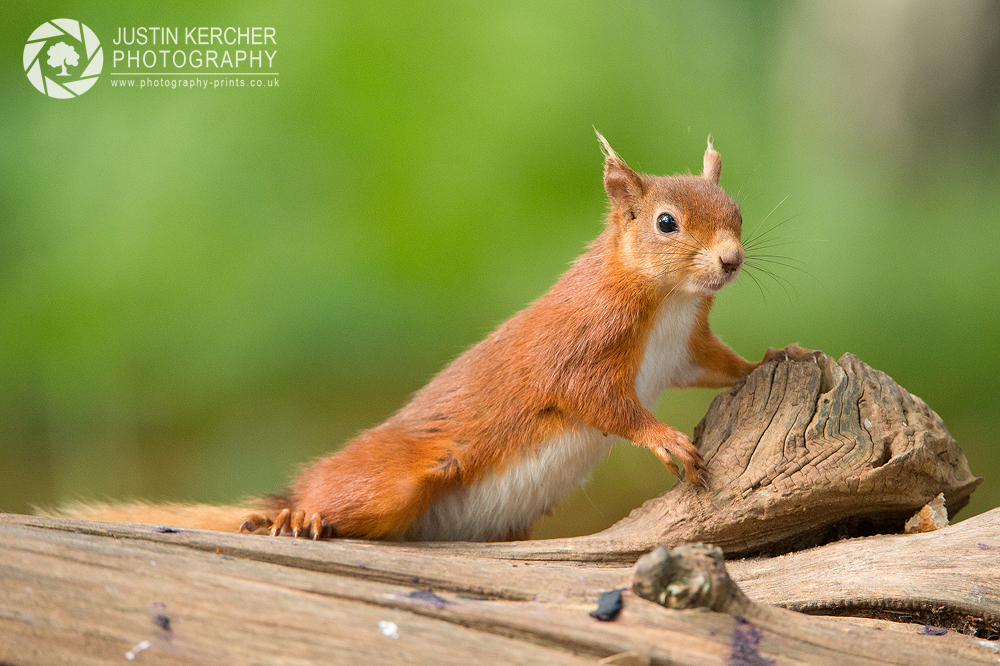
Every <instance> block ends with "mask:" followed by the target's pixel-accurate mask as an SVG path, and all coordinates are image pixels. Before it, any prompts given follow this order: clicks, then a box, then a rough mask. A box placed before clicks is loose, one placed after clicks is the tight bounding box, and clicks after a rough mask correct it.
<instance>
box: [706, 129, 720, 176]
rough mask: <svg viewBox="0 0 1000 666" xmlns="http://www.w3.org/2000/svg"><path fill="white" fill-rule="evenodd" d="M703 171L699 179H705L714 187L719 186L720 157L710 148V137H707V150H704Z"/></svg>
mask: <svg viewBox="0 0 1000 666" xmlns="http://www.w3.org/2000/svg"><path fill="white" fill-rule="evenodd" d="M704 164H705V170H704V171H703V172H702V174H701V177H702V178H707V179H708V180H710V181H712V182H713V183H715V184H716V185H718V184H719V174H720V173H722V156H721V155H719V153H717V152H715V148H713V147H712V135H711V134H709V135H708V148H706V149H705V160H704Z"/></svg>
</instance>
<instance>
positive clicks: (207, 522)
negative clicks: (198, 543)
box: [35, 498, 276, 532]
mask: <svg viewBox="0 0 1000 666" xmlns="http://www.w3.org/2000/svg"><path fill="white" fill-rule="evenodd" d="M275 500H276V498H255V499H252V500H248V501H247V502H245V503H244V504H243V505H242V506H233V505H215V504H189V503H181V502H176V503H175V502H168V503H163V504H153V503H151V502H144V501H141V500H136V501H130V502H112V503H108V502H69V503H67V504H64V505H62V506H60V507H59V508H58V509H54V510H45V509H37V508H36V509H35V513H37V514H38V515H41V516H51V517H55V518H72V519H75V520H102V521H109V522H115V523H152V524H154V525H169V526H173V527H190V528H193V529H200V530H215V531H217V532H238V531H239V529H240V525H242V524H243V521H244V520H246V517H247V516H249V515H250V514H252V513H264V514H267V515H268V516H270V517H271V518H273V517H274V516H273V515H271V514H272V513H274V511H273V507H274V506H275V505H276V501H275Z"/></svg>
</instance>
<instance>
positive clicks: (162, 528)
mask: <svg viewBox="0 0 1000 666" xmlns="http://www.w3.org/2000/svg"><path fill="white" fill-rule="evenodd" d="M153 531H154V532H159V533H160V534H176V533H177V532H180V530H179V529H177V528H176V527H165V526H163V525H160V526H159V527H154V528H153Z"/></svg>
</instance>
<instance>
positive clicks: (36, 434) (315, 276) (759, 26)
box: [0, 0, 1000, 536]
mask: <svg viewBox="0 0 1000 666" xmlns="http://www.w3.org/2000/svg"><path fill="white" fill-rule="evenodd" d="M60 17H69V18H76V19H79V20H81V21H83V22H84V23H86V24H87V25H89V26H90V27H91V28H92V29H93V30H94V31H95V32H96V33H97V34H98V36H99V37H100V38H101V39H102V41H103V42H104V43H105V48H109V43H110V41H111V40H112V39H113V38H114V36H115V35H116V34H117V30H118V27H119V26H125V27H131V26H200V25H205V26H213V25H215V26H229V25H232V26H273V27H275V29H276V30H277V41H278V45H277V49H278V55H277V57H276V60H275V63H276V69H277V71H279V72H280V87H279V88H277V89H273V88H270V89H269V88H264V89H256V90H252V89H249V88H243V89H226V90H219V91H204V90H201V91H189V90H181V89H177V90H169V89H167V90H164V89H146V90H141V91H140V90H132V91H123V90H119V89H113V88H112V87H111V86H110V77H109V76H107V75H106V74H107V72H109V71H110V63H109V61H106V63H105V75H104V76H102V78H101V80H100V81H98V83H97V85H96V86H95V87H94V88H93V89H92V90H91V91H89V92H88V93H86V94H85V95H84V96H82V97H80V98H78V99H73V100H53V99H48V98H46V97H44V96H43V95H41V94H39V93H38V92H37V91H36V90H35V89H34V88H32V87H31V85H30V84H29V82H28V81H27V79H26V77H25V75H24V71H23V68H22V66H21V52H22V49H23V47H24V42H25V40H26V39H27V37H28V35H29V34H31V32H32V30H34V28H35V27H37V26H38V25H39V24H41V23H42V22H44V21H47V20H49V19H52V18H60ZM0 45H2V54H0V55H2V58H0V62H2V70H0V72H2V77H3V78H2V81H0V114H2V115H0V118H2V122H0V176H2V177H0V510H4V511H16V512H27V511H30V507H31V505H52V504H54V503H57V502H59V501H62V500H66V499H70V498H77V497H86V498H127V497H145V498H151V499H157V500H159V499H178V500H181V499H183V500H196V501H206V502H230V501H235V500H238V499H239V498H241V497H243V496H246V495H252V494H258V493H266V492H269V491H274V490H278V489H280V488H282V487H283V486H284V484H285V483H286V482H287V481H288V479H289V477H290V475H292V474H293V473H294V471H295V470H296V469H297V468H298V467H299V466H300V465H301V464H303V463H304V462H306V461H309V460H310V459H312V458H314V457H316V456H319V455H322V454H324V453H326V452H329V451H331V450H333V449H335V448H337V447H338V446H340V445H341V444H342V443H343V442H344V441H345V440H347V439H348V438H349V437H351V436H352V435H353V434H355V433H357V432H358V431H360V430H362V429H364V428H366V427H369V426H371V425H374V424H376V423H378V422H379V421H380V420H382V419H383V418H385V417H386V416H387V415H389V414H390V413H392V412H393V411H395V410H396V409H397V408H398V407H399V406H401V405H402V404H403V403H404V402H405V400H406V399H407V396H408V395H410V394H411V393H412V392H413V391H415V390H416V389H418V388H419V387H420V386H421V385H422V384H423V383H424V382H426V381H427V380H428V378H430V377H431V376H432V375H433V374H434V373H435V372H436V371H437V370H439V369H440V368H441V367H442V366H443V365H444V364H445V363H447V362H448V361H449V360H450V359H452V358H454V357H455V356H456V355H457V354H459V353H460V352H461V351H462V350H463V349H465V348H467V347H468V346H470V345H471V344H473V343H475V342H476V341H477V340H479V339H480V338H481V337H483V336H484V335H485V334H486V333H487V332H489V331H490V330H491V329H492V328H494V327H495V326H496V325H497V324H498V323H499V322H501V321H503V320H504V319H506V318H507V317H509V316H510V315H511V314H513V313H514V312H516V311H517V310H518V309H520V308H522V307H523V306H525V305H526V304H528V303H529V302H531V301H532V300H533V299H535V298H536V297H538V296H539V295H540V294H542V293H543V292H544V291H545V290H546V289H547V288H548V287H549V285H551V284H552V283H553V282H554V281H555V280H556V279H557V277H558V276H559V275H560V273H561V272H562V271H563V270H565V268H566V267H567V265H568V263H569V262H570V261H571V260H572V259H573V258H574V257H575V256H576V255H578V254H579V253H580V252H581V251H582V250H583V248H584V246H585V244H586V243H587V242H588V241H589V240H590V239H592V238H593V237H594V236H595V235H596V234H597V233H598V232H599V231H600V229H601V226H602V218H603V214H604V211H605V201H606V200H605V195H604V192H603V189H602V187H601V156H600V151H599V150H598V145H597V142H596V140H595V138H594V134H593V129H592V125H593V126H596V127H597V128H599V129H600V130H601V132H602V133H604V135H605V136H607V138H608V139H609V140H610V142H611V144H612V145H613V146H614V147H615V149H616V150H617V151H618V152H619V153H620V154H621V155H622V156H623V157H624V158H625V159H626V160H627V161H628V162H629V163H630V164H631V165H632V166H633V167H634V168H636V169H637V170H640V171H645V172H648V173H673V172H678V171H682V172H683V171H688V170H692V171H695V172H697V171H699V170H700V168H701V155H702V152H703V150H704V144H705V138H706V136H707V135H708V134H709V133H711V134H712V135H713V137H714V140H715V145H716V147H717V148H718V149H719V151H720V152H721V153H722V156H723V161H724V168H723V172H722V184H723V186H724V187H726V188H727V189H728V190H729V191H730V192H731V193H733V194H736V193H737V192H738V193H739V195H738V197H739V200H740V202H741V204H742V206H743V211H744V220H745V227H746V230H750V229H753V228H754V227H755V226H756V225H757V224H758V223H760V222H761V221H762V220H764V218H766V217H767V216H768V214H769V213H770V212H771V211H772V209H774V208H775V207H776V206H777V210H775V211H774V213H773V214H772V215H771V216H770V217H769V218H768V219H767V221H766V222H765V223H764V227H763V228H770V227H771V226H772V225H774V224H776V223H783V224H781V225H780V226H779V227H777V228H776V229H774V230H773V231H772V232H771V237H772V238H773V239H775V241H776V242H778V243H783V245H780V246H779V247H777V248H775V250H777V251H778V252H779V253H780V254H782V255H784V256H785V257H787V259H783V260H781V261H782V263H783V264H790V265H794V266H799V267H801V269H802V270H801V271H800V270H796V269H795V268H792V267H786V266H783V265H773V266H772V268H773V269H774V272H775V273H776V274H777V278H776V279H774V278H770V277H768V276H766V275H762V274H759V273H758V274H757V275H756V277H757V279H758V280H760V282H761V285H762V287H763V289H758V286H757V285H756V284H755V283H754V281H753V280H752V279H750V277H749V276H747V275H745V274H744V275H742V276H740V278H739V279H738V280H737V282H736V284H734V285H733V286H731V287H729V288H727V289H726V290H725V291H724V292H723V293H722V294H721V295H720V298H719V300H718V303H717V305H716V308H715V310H714V312H713V328H714V330H715V331H716V332H717V333H718V334H719V335H720V336H721V337H722V338H723V339H725V340H726V341H727V342H728V343H729V344H731V345H732V346H733V347H734V348H735V349H736V350H737V351H738V352H740V353H741V354H743V355H744V356H746V357H748V358H750V359H758V358H760V357H761V356H762V355H763V353H764V350H765V349H766V348H767V347H768V345H777V346H780V345H784V344H787V343H789V342H793V341H798V342H801V343H802V344H803V345H805V346H809V347H816V348H821V349H823V350H825V351H827V352H828V353H831V354H834V355H837V356H839V355H840V354H841V353H843V352H845V351H850V352H853V353H855V354H857V355H858V356H860V357H861V358H862V359H863V360H865V361H866V362H868V363H869V364H871V365H873V366H874V367H876V368H879V369H881V370H884V371H885V372H887V373H889V374H890V375H891V376H893V377H894V378H895V379H896V380H897V381H899V382H900V383H901V384H902V385H903V386H905V387H906V388H908V389H909V390H910V391H912V392H913V393H915V394H917V395H919V396H921V397H923V398H924V399H925V400H926V401H927V402H928V403H929V404H930V405H931V406H932V407H933V408H934V409H935V410H936V411H937V412H938V413H939V414H940V415H941V416H942V418H943V419H944V420H945V422H946V423H947V424H948V426H949V428H950V429H951V431H952V433H953V434H954V436H955V437H956V438H957V439H958V441H959V443H960V444H961V445H962V447H963V449H964V450H965V452H966V455H967V456H968V458H969V461H970V464H971V467H972V470H973V471H974V472H975V473H976V474H978V475H979V476H983V477H986V481H985V483H984V484H983V485H982V486H981V487H980V488H979V490H977V491H976V493H975V495H974V496H973V500H972V505H971V506H970V508H969V509H966V510H965V511H964V512H963V514H962V515H963V516H969V515H973V514H974V513H978V512H981V511H984V510H986V509H989V508H992V507H995V506H998V505H1000V484H998V483H997V482H996V481H995V479H996V476H997V472H998V471H1000V470H998V462H997V456H996V455H995V454H994V453H993V450H994V449H993V447H994V445H995V442H996V436H995V434H994V431H995V426H994V422H995V419H996V418H997V416H998V413H1000V391H998V389H997V381H998V380H997V378H998V375H1000V355H998V348H1000V302H998V296H1000V279H998V277H997V259H998V250H1000V242H998V241H1000V231H998V228H997V221H998V217H1000V188H998V185H1000V179H998V178H1000V132H998V129H1000V115H998V114H1000V5H997V4H996V3H990V2H974V1H969V2H961V3H945V4H938V3H932V2H928V1H921V2H908V3H898V2H891V3H868V2H846V3H821V2H816V3H759V4H752V3H745V2H736V1H733V2H724V3H682V2H655V3H654V2H635V3H615V4H614V5H613V6H611V7H608V6H606V5H605V3H599V2H577V3H571V4H570V3H566V4H562V3H559V4H548V3H540V2H537V1H532V2H513V3H496V4H495V5H494V4H493V3H468V2H454V3H444V4H417V3H410V2H397V3H391V2H390V3H380V2H365V3H346V2H337V3H304V2H296V3H277V2H273V3H272V2H269V3H265V2H256V3H247V2H219V3H211V4H209V3H196V2H188V3H163V2H155V3H154V2H134V3H129V6H128V7H116V6H115V4H113V3H100V2H96V1H93V0H92V1H89V2H44V1H42V2H36V3H31V4H30V5H29V4H23V5H19V6H18V7H16V8H8V9H7V11H5V17H4V20H3V21H2V22H0ZM782 202H783V203H782ZM779 204H780V205H779ZM712 396H713V392H711V391H676V392H668V393H666V394H665V395H664V398H663V400H662V401H661V406H660V409H659V416H660V417H661V418H662V419H663V420H665V421H667V422H669V423H671V424H673V425H676V426H678V427H680V428H682V429H684V430H686V431H687V432H689V433H690V432H691V430H692V429H693V427H694V425H695V423H697V421H698V420H699V419H700V417H701V416H702V415H703V414H704V411H705V409H706V408H707V405H708V403H709V402H710V400H711V398H712ZM670 483H671V479H670V477H669V475H668V474H667V472H666V471H665V470H664V469H663V468H662V465H661V464H660V463H659V462H658V461H656V459H655V458H653V457H652V456H651V455H648V454H646V453H645V452H644V451H639V450H637V449H635V448H634V447H630V446H624V445H623V446H619V447H616V448H615V451H614V452H613V453H612V455H611V456H610V458H609V459H608V460H607V461H605V462H604V463H603V464H602V465H601V466H600V467H599V468H598V469H597V471H596V472H595V475H594V479H593V481H592V482H591V483H590V484H589V485H587V486H586V487H585V488H584V489H582V490H579V491H577V492H576V493H575V494H574V495H572V496H571V497H570V498H569V499H568V500H567V501H566V502H565V503H564V504H563V505H562V506H561V507H560V509H559V510H558V511H557V512H556V514H555V515H554V516H552V517H551V518H546V519H544V520H543V521H541V522H540V524H539V525H538V529H537V530H536V536H554V535H568V534H579V533H585V532H589V531H593V530H596V529H599V528H601V527H604V526H606V525H609V524H610V523H612V522H614V521H615V520H616V519H618V518H620V517H621V516H623V515H625V514H627V513H628V511H630V510H631V509H633V508H635V507H636V506H638V505H639V504H641V502H642V501H643V500H645V499H646V498H649V497H653V496H655V495H657V494H659V493H660V492H662V491H663V490H664V489H665V488H666V487H667V486H668V485H669V484H670Z"/></svg>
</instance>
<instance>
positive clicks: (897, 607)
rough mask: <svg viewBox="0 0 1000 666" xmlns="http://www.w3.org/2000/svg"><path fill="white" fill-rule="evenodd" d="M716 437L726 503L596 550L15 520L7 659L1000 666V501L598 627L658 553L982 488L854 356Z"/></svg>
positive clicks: (841, 526)
mask: <svg viewBox="0 0 1000 666" xmlns="http://www.w3.org/2000/svg"><path fill="white" fill-rule="evenodd" d="M696 443H697V444H698V445H699V446H700V448H701V450H702V451H703V453H705V456H706V462H707V466H708V470H709V477H708V478H709V484H708V488H707V489H706V490H701V489H696V488H693V487H691V486H689V485H686V484H681V485H679V486H677V487H676V488H675V489H673V490H671V491H669V492H668V493H666V494H665V495H664V496H661V497H660V498H657V499H656V500H652V501H651V502H648V503H647V504H646V505H644V506H643V507H642V508H640V509H638V510H637V511H635V512H633V514H632V515H631V516H629V518H627V519H626V520H624V521H621V522H620V523H618V524H617V525H615V526H613V527H612V528H611V529H609V530H606V531H604V532H602V533H600V534H597V535H593V536H589V537H581V538H577V539H561V540H551V541H534V542H518V543H501V544H469V543H460V544H401V543H372V542H360V541H346V540H334V541H329V542H319V543H314V542H310V541H303V540H293V539H288V538H282V539H274V538H269V537H261V536H250V535H235V534H220V533H213V532H204V531H199V530H185V529H180V530H178V529H174V528H165V527H162V526H161V527H157V526H150V525H138V524H127V523H89V522H83V521H69V520H62V519H55V518H42V517H27V516H13V515H2V514H0V665H2V666H7V665H8V664H18V665H21V664H55V663H82V664H91V663H92V664H104V663H110V662H114V663H121V661H122V659H126V660H129V659H131V660H134V661H136V662H141V661H143V660H145V661H147V662H149V663H166V664H175V663H176V664H215V663H219V664H223V663H224V664H232V663H302V664H305V663H330V662H336V663H345V664H353V663H365V664H370V663H373V662H374V663H383V662H388V663H395V662H399V663H404V662H415V663H461V664H478V663H490V664H493V663H498V662H499V663H504V662H523V661H540V662H544V663H556V664H558V663H566V664H573V663H594V662H595V661H596V660H597V659H606V658H612V657H615V655H624V654H625V653H628V655H627V656H621V657H620V658H618V661H619V662H622V663H625V662H627V661H628V660H631V661H632V662H633V663H671V664H705V663H730V664H750V663H754V664H765V663H779V662H780V663H803V664H805V663H808V664H938V663H945V662H947V663H955V664H966V663H968V664H973V663H996V662H997V661H998V660H1000V645H998V644H997V643H995V642H993V641H991V640H984V639H985V638H995V637H997V636H998V635H1000V586H998V584H997V582H996V580H995V576H994V572H995V571H996V570H997V565H998V564H1000V562H998V554H1000V510H994V511H991V512H989V513H987V514H984V515H982V516H977V517H975V518H973V519H970V520H968V521H965V522H964V523H959V524H957V525H954V526H950V527H946V528H944V529H941V530H938V531H936V532H929V533H926V534H918V535H883V536H874V537H869V538H854V539H849V540H847V541H840V542H837V543H830V544H829V545H824V546H821V547H818V548H813V549H811V550H805V551H802V552H797V553H792V554H787V555H783V556H781V557H774V558H757V559H744V560H739V561H735V562H730V564H729V570H730V573H731V576H732V578H733V580H735V581H737V582H738V583H740V584H741V585H742V587H743V588H744V592H745V593H746V595H747V596H746V598H743V597H742V594H741V595H738V596H739V597H740V598H741V599H745V603H744V601H741V602H740V603H738V604H728V605H726V604H723V605H722V606H719V607H718V608H720V609H722V610H726V611H727V612H711V611H708V610H706V609H696V610H676V609H667V608H663V607H661V606H659V605H657V604H654V603H652V602H649V601H646V600H645V599H641V598H639V597H637V596H635V595H634V594H632V593H631V592H629V591H628V590H626V592H625V593H624V594H623V599H624V610H623V611H622V613H621V614H620V615H619V616H618V619H616V620H615V621H613V622H599V621H597V620H595V619H594V618H592V617H590V615H589V614H588V611H590V610H592V609H593V608H594V602H595V600H596V599H597V597H598V595H599V594H600V593H601V592H605V591H607V590H611V589H615V588H628V586H629V585H630V583H631V580H632V571H631V568H630V567H631V565H632V563H633V562H634V561H635V560H636V559H637V557H638V556H639V555H640V554H641V553H642V552H643V551H645V550H649V549H651V548H652V547H653V546H658V545H663V544H666V545H677V544H680V543H690V542H694V541H710V542H715V543H717V544H719V545H721V546H722V547H723V548H724V549H725V550H726V551H727V554H728V555H729V556H730V557H732V556H734V555H739V554H749V553H768V552H776V551H784V550H789V549H796V548H802V547H806V546H810V545H816V544H820V543H823V542H826V541H829V540H830V539H832V538H836V537H838V536H840V535H844V534H847V535H852V534H854V533H855V532H858V531H859V530H860V532H861V533H865V532H867V531H871V530H874V529H888V530H889V531H893V532H898V531H901V529H902V524H903V521H904V520H905V519H906V518H907V517H909V516H910V515H912V514H913V513H915V512H916V511H917V510H918V509H919V508H920V507H921V506H922V505H923V504H925V503H926V502H927V501H929V500H930V499H931V498H933V497H935V496H936V495H937V494H938V493H944V495H945V497H946V498H947V501H948V507H949V509H950V511H951V513H952V514H954V511H955V510H956V509H957V508H960V507H961V506H962V505H963V504H964V503H965V502H966V501H967V499H968V496H969V494H970V493H971V492H972V490H973V489H974V488H975V486H976V485H977V484H978V483H979V481H980V480H979V479H976V478H975V477H974V476H972V474H971V473H970V471H969V469H968V464H967V463H966V461H965V457H964V456H963V455H962V453H961V450H960V449H959V448H958V446H957V444H956V443H955V442H954V440H953V439H952V438H951V437H950V435H949V434H948V433H947V430H946V429H945V428H944V425H943V424H942V423H941V421H940V419H939V418H938V417H937V416H936V415H935V414H934V413H933V412H932V411H931V410H930V409H929V408H928V407H927V406H926V405H925V404H924V403H923V402H922V401H920V400H919V398H916V397H914V396H911V395H910V394H909V393H908V392H906V391H905V390H904V389H901V388H900V387H898V386H897V385H896V384H895V383H894V382H892V380H891V379H889V378H888V377H887V376H885V375H884V374H882V373H879V372H878V371H875V370H872V369H871V368H869V367H868V366H865V365H864V364H863V363H861V362H860V361H858V360H857V359H856V358H854V357H852V356H850V355H845V356H844V357H843V358H841V359H840V360H839V361H837V362H834V361H833V360H832V359H821V360H820V362H819V363H817V364H808V363H793V362H782V363H770V364H765V365H763V366H761V368H759V369H758V370H757V371H755V372H754V373H753V374H751V376H750V377H748V378H747V380H746V382H745V383H744V384H741V385H740V386H737V387H735V388H734V389H733V390H731V391H727V392H724V393H722V394H720V396H719V397H718V398H717V399H716V401H715V402H713V404H712V407H711V409H710V410H709V413H708V414H707V415H706V417H705V419H704V420H703V422H702V423H701V424H700V425H699V427H698V429H697V431H696ZM768 604H774V605H773V606H772V605H768ZM777 606H785V607H786V608H779V607H777ZM788 609H795V610H801V611H805V612H807V613H813V614H823V615H838V614H839V615H841V616H845V617H841V618H836V619H834V618H829V617H825V618H824V617H815V616H810V615H806V614H804V613H799V612H794V611H793V610H788ZM846 616H849V617H846ZM886 618H891V619H897V620H899V619H903V620H911V621H912V620H916V621H918V622H921V623H933V624H935V625H938V626H942V627H946V628H951V629H953V630H952V631H948V632H946V633H943V634H941V631H940V630H937V629H932V630H931V631H930V634H931V635H927V634H926V631H927V630H926V628H925V627H923V626H916V627H915V626H914V625H912V624H910V625H908V624H899V623H889V622H885V621H884V619H886ZM954 630H958V631H954ZM921 632H923V633H921ZM959 632H967V633H976V634H978V637H971V636H966V635H963V634H962V633H959ZM939 634H940V635H939ZM647 659H648V662H647V661H646V660H647ZM772 659H776V660H778V661H777V662H772V661H770V660H772Z"/></svg>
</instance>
